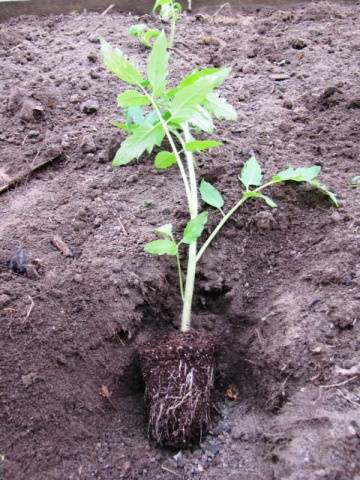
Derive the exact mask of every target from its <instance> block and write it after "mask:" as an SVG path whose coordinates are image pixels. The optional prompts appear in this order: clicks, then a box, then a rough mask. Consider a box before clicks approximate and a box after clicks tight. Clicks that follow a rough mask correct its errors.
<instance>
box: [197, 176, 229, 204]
mask: <svg viewBox="0 0 360 480" xmlns="http://www.w3.org/2000/svg"><path fill="white" fill-rule="evenodd" d="M200 194H201V198H202V200H203V201H204V202H205V203H207V204H208V205H211V206H212V207H215V208H218V209H219V210H221V209H222V207H223V206H224V199H223V197H222V195H221V193H220V192H219V190H217V189H216V188H215V187H214V186H213V185H211V183H209V182H206V181H205V180H202V181H201V184H200Z"/></svg>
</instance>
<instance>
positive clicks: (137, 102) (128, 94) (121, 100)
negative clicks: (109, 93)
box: [117, 90, 150, 108]
mask: <svg viewBox="0 0 360 480" xmlns="http://www.w3.org/2000/svg"><path fill="white" fill-rule="evenodd" d="M117 104H118V106H119V107H122V108H127V107H141V106H144V105H149V104H150V100H149V99H148V98H147V97H146V96H145V95H141V93H139V92H137V91H136V90H126V91H125V92H124V93H121V94H120V95H118V96H117Z"/></svg>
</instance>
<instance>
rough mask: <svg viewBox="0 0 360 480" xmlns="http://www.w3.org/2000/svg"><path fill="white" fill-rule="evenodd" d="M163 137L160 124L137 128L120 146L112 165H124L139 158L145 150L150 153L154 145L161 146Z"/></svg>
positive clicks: (163, 133)
mask: <svg viewBox="0 0 360 480" xmlns="http://www.w3.org/2000/svg"><path fill="white" fill-rule="evenodd" d="M164 136H165V132H164V129H163V127H162V125H161V124H160V123H156V124H155V125H150V126H149V125H144V126H141V127H138V128H137V129H136V130H135V131H134V133H133V134H132V135H129V136H128V137H127V138H126V139H125V140H124V141H123V143H122V144H121V146H120V148H119V150H118V151H117V153H116V156H115V158H114V160H113V165H114V166H119V165H125V164H126V163H129V162H131V160H133V159H134V158H139V157H140V156H141V155H142V154H143V153H144V152H145V150H147V151H148V152H151V151H152V149H153V148H154V146H155V145H157V146H159V145H160V144H161V142H162V141H163V138H164Z"/></svg>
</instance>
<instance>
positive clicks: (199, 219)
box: [182, 212, 208, 245]
mask: <svg viewBox="0 0 360 480" xmlns="http://www.w3.org/2000/svg"><path fill="white" fill-rule="evenodd" d="M207 219H208V213H207V212H202V213H199V215H197V216H196V217H195V218H193V219H192V220H190V222H188V224H187V225H186V227H185V230H184V235H183V238H182V242H183V243H187V244H188V245H191V244H192V243H194V242H195V241H196V240H197V239H198V238H199V237H200V235H201V234H202V231H203V230H204V227H205V224H206V222H207Z"/></svg>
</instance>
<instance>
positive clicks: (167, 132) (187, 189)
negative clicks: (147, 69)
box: [139, 85, 191, 210]
mask: <svg viewBox="0 0 360 480" xmlns="http://www.w3.org/2000/svg"><path fill="white" fill-rule="evenodd" d="M139 87H140V88H141V90H142V91H143V93H144V94H145V95H146V96H147V98H148V99H149V100H150V102H151V104H152V106H153V107H154V110H155V112H156V114H157V116H158V118H159V120H160V123H161V125H162V127H163V129H164V132H165V135H166V137H167V139H168V140H169V143H170V146H171V149H172V151H173V153H174V155H175V158H176V163H177V165H178V167H179V170H180V174H181V177H182V179H183V182H184V187H185V193H186V198H187V202H188V207H189V210H190V209H191V191H190V185H189V180H188V178H187V176H186V172H185V168H184V165H183V162H182V160H181V157H180V154H179V152H178V150H177V148H176V145H175V143H174V140H173V138H172V136H171V133H170V130H169V127H168V124H167V123H166V121H165V120H164V119H163V116H162V115H161V112H160V110H159V107H158V106H157V103H156V101H155V100H154V98H153V97H152V96H151V95H150V94H149V93H148V92H147V91H146V89H145V88H143V87H142V86H141V85H139Z"/></svg>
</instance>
